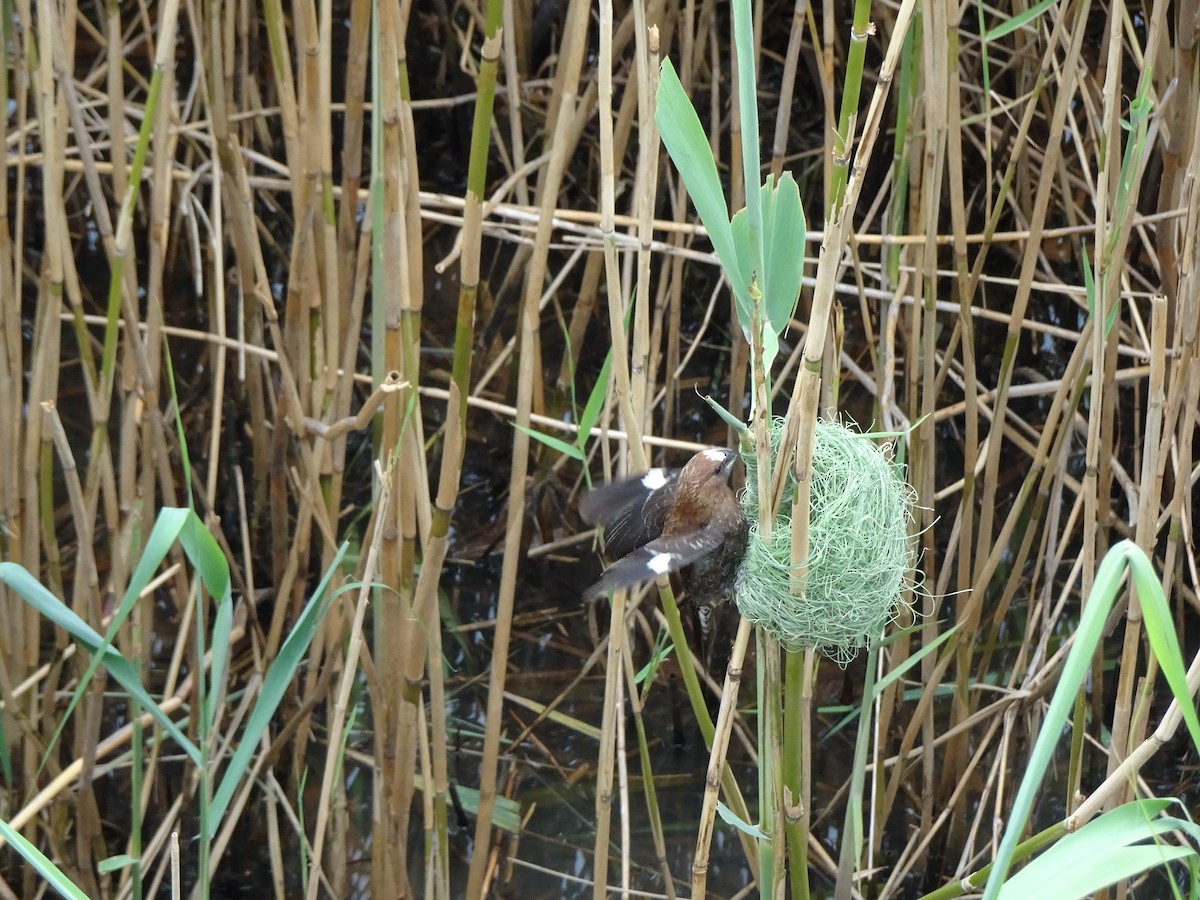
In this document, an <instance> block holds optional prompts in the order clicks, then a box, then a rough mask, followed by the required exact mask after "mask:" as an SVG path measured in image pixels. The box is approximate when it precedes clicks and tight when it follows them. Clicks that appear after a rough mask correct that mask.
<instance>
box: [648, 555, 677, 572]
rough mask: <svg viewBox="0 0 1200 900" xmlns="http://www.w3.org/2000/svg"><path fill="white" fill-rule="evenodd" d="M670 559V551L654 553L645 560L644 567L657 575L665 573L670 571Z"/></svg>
mask: <svg viewBox="0 0 1200 900" xmlns="http://www.w3.org/2000/svg"><path fill="white" fill-rule="evenodd" d="M671 560H672V556H671V554H670V553H655V554H654V555H653V556H652V557H650V559H649V560H648V561H647V563H646V568H647V569H649V570H650V571H651V572H655V573H657V574H659V575H665V574H667V573H668V572H670V571H671Z"/></svg>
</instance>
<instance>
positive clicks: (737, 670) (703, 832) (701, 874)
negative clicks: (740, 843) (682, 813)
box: [691, 619, 778, 900]
mask: <svg viewBox="0 0 1200 900" xmlns="http://www.w3.org/2000/svg"><path fill="white" fill-rule="evenodd" d="M750 633H751V625H750V623H749V622H748V621H747V620H746V619H739V621H738V630H737V635H736V637H734V639H733V650H732V652H731V653H730V655H729V668H728V669H727V670H726V672H725V685H724V687H722V689H721V708H720V710H719V711H718V712H717V725H716V729H715V730H714V733H713V740H712V747H711V748H710V750H709V758H708V759H709V762H708V772H707V774H706V775H705V776H704V802H703V805H702V806H701V809H700V816H699V819H698V821H697V828H696V854H695V856H694V858H693V861H692V894H691V895H692V897H694V898H697V900H702V898H703V897H704V896H705V895H706V894H705V892H706V890H707V884H708V865H709V848H710V846H711V844H712V832H713V825H714V823H715V821H716V812H717V795H718V791H719V790H720V786H721V781H722V780H723V775H722V772H723V771H724V770H725V769H726V766H725V752H726V750H727V748H728V746H729V735H730V732H731V730H732V728H733V719H734V716H735V715H736V708H737V697H738V689H739V688H740V686H741V680H742V666H743V664H744V663H745V660H746V648H747V647H748V646H749V644H750ZM777 883H778V882H777Z"/></svg>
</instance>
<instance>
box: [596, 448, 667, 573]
mask: <svg viewBox="0 0 1200 900" xmlns="http://www.w3.org/2000/svg"><path fill="white" fill-rule="evenodd" d="M678 481H679V470H678V469H651V470H650V471H649V472H647V473H646V474H645V475H641V476H637V477H634V478H629V479H626V480H625V481H614V482H613V483H612V484H606V485H603V486H602V487H598V488H596V489H595V490H593V491H588V493H586V494H584V496H583V499H582V500H580V501H579V514H580V515H581V516H582V517H583V520H584V521H585V522H588V523H590V524H597V525H602V526H604V552H605V553H607V554H608V555H609V556H610V557H612V558H614V559H615V558H619V557H622V556H625V555H627V554H628V553H629V552H630V551H632V550H634V549H636V548H638V547H640V546H641V545H643V544H645V543H647V542H649V541H652V540H654V539H655V538H657V537H658V536H659V535H660V534H662V529H663V522H665V521H666V518H667V513H668V512H670V510H671V507H672V506H673V505H674V503H675V487H676V484H677V482H678Z"/></svg>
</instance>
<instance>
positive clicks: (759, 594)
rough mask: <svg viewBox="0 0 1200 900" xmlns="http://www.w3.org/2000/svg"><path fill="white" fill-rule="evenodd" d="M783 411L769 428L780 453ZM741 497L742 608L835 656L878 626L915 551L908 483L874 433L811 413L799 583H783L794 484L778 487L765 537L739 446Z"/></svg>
mask: <svg viewBox="0 0 1200 900" xmlns="http://www.w3.org/2000/svg"><path fill="white" fill-rule="evenodd" d="M782 433H783V419H776V420H775V422H774V423H773V426H772V429H771V453H772V456H777V455H778V449H779V441H780V439H781V435H782ZM744 459H745V462H746V484H747V485H748V490H747V491H746V492H745V493H744V494H743V496H742V506H743V508H744V509H745V511H746V516H747V518H749V519H750V522H751V526H750V542H749V546H748V547H747V549H746V558H745V563H744V569H743V573H742V576H741V580H740V583H739V585H738V591H737V605H738V609H739V610H740V611H741V614H742V615H743V616H745V617H746V618H747V619H749V620H750V621H751V622H752V623H753V624H755V625H759V626H761V627H763V628H765V629H766V630H767V632H768V633H769V634H771V635H772V636H774V637H775V638H777V639H778V640H779V641H780V643H782V644H783V645H784V646H785V647H787V648H788V649H793V650H794V649H816V650H820V651H821V652H822V653H824V654H826V655H827V656H829V657H831V658H833V659H835V660H837V661H838V662H840V663H843V664H844V663H846V662H849V661H850V660H851V659H853V658H854V656H855V654H856V653H857V651H858V649H859V648H860V647H863V646H866V644H867V642H868V641H871V640H874V639H877V638H878V637H880V636H881V635H882V634H883V629H884V626H885V625H887V623H888V622H889V621H891V619H892V618H893V616H894V615H895V612H896V610H897V607H898V605H899V604H900V602H901V591H902V590H903V589H904V588H905V587H912V586H913V585H912V583H911V582H910V581H907V580H906V579H907V573H908V572H909V571H910V570H911V569H912V567H913V561H914V553H913V546H912V541H911V540H910V538H909V533H908V530H909V523H910V522H911V520H912V516H911V513H910V508H911V506H912V503H913V500H914V499H915V492H914V491H913V489H912V488H911V487H910V486H909V485H908V483H907V482H906V481H905V480H904V470H903V467H902V466H900V465H898V464H896V463H894V462H892V461H891V460H890V459H889V458H888V457H887V456H886V455H885V448H882V447H880V446H878V445H876V444H875V443H874V442H873V441H872V440H871V438H869V437H867V436H865V435H863V434H860V433H859V432H857V431H851V430H850V429H849V428H846V427H844V426H842V425H839V424H836V423H832V422H818V423H817V426H816V436H815V443H814V446H813V473H812V492H811V508H810V513H809V539H808V563H809V565H808V573H807V581H806V583H805V593H804V596H802V597H793V596H792V595H791V594H790V593H789V582H790V577H789V576H790V574H791V553H792V550H791V539H792V534H791V531H792V521H791V505H792V492H791V491H786V492H785V493H784V498H783V503H782V509H781V510H780V514H779V515H778V516H777V517H776V519H775V527H774V530H773V531H772V534H771V537H770V538H769V539H768V540H766V541H764V540H763V539H762V538H761V537H760V535H759V532H758V496H757V490H756V485H757V481H756V478H757V476H756V474H755V473H756V464H755V459H754V456H753V453H749V454H746V455H745V457H744Z"/></svg>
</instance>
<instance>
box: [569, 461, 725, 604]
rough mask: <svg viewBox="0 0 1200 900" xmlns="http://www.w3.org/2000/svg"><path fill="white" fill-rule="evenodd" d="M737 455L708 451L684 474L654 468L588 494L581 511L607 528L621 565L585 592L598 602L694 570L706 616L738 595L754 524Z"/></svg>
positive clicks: (691, 584)
mask: <svg viewBox="0 0 1200 900" xmlns="http://www.w3.org/2000/svg"><path fill="white" fill-rule="evenodd" d="M736 461H737V454H736V453H734V452H733V451H732V450H723V449H718V448H715V447H714V448H710V449H707V450H701V451H700V452H699V453H697V454H696V455H695V456H693V457H692V458H691V459H690V460H688V462H687V465H685V466H684V467H683V468H682V469H651V470H650V471H649V472H647V473H646V474H645V475H642V476H641V477H634V478H630V479H628V480H625V481H617V482H613V483H612V484H607V485H604V486H602V487H599V488H596V489H595V490H593V491H590V492H589V493H587V494H585V495H584V497H583V499H582V500H581V501H580V504H579V512H580V515H581V516H582V517H583V519H584V521H585V522H587V523H589V524H599V525H601V526H602V527H603V530H604V531H603V534H604V550H605V553H606V554H607V555H608V556H609V557H611V558H613V559H615V560H616V562H614V563H613V564H612V565H611V566H609V567H608V568H607V569H606V570H605V571H604V573H603V574H602V575H601V577H600V580H599V581H597V582H596V583H595V584H593V585H592V586H591V587H589V588H588V589H587V590H586V591H585V592H584V594H583V596H584V599H586V600H592V599H595V598H597V597H601V596H603V595H605V594H610V593H612V592H613V591H618V590H622V589H624V588H630V587H633V586H635V585H638V584H641V583H643V582H646V581H651V580H653V579H655V578H657V577H658V576H659V575H665V574H666V573H668V572H677V571H679V570H681V569H684V568H687V567H689V566H690V571H689V572H688V573H687V578H686V584H687V588H688V597H689V599H690V600H691V601H692V602H693V603H694V604H695V605H696V608H697V610H698V611H700V613H701V615H702V616H704V614H705V613H707V612H711V611H712V609H713V608H714V607H715V606H716V605H717V604H718V603H720V602H722V601H724V600H728V599H730V598H731V597H732V595H733V593H734V588H735V584H736V581H737V575H738V571H739V569H740V567H741V564H742V558H743V557H744V556H745V553H746V542H747V538H748V535H749V523H748V522H747V520H746V515H745V513H744V512H742V505H741V503H739V502H738V498H737V494H735V493H734V491H733V488H731V487H730V486H729V475H730V473H731V472H732V471H733V465H734V463H735V462H736Z"/></svg>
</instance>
